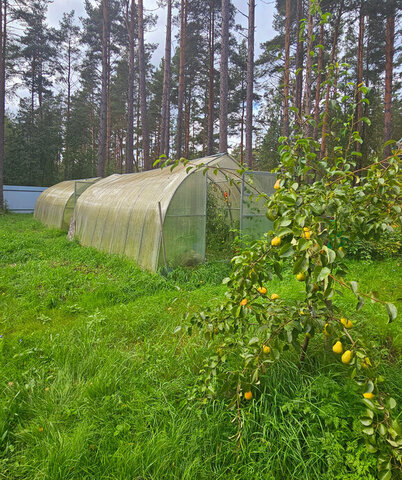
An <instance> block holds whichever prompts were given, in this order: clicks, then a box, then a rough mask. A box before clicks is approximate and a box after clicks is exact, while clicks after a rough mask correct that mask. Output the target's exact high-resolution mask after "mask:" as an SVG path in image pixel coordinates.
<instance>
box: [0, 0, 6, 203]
mask: <svg viewBox="0 0 402 480" xmlns="http://www.w3.org/2000/svg"><path fill="white" fill-rule="evenodd" d="M6 45H7V0H4V1H3V2H1V5H0V210H3V209H4V193H3V182H4V180H3V179H4V177H3V170H4V121H5V95H6Z"/></svg>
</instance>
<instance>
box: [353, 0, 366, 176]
mask: <svg viewBox="0 0 402 480" xmlns="http://www.w3.org/2000/svg"><path fill="white" fill-rule="evenodd" d="M363 64H364V6H363V0H361V2H360V11H359V42H358V46H357V72H356V73H357V86H358V87H359V86H361V84H362V83H363ZM356 104H357V106H356V130H357V131H358V132H359V135H360V137H361V136H362V122H361V118H362V116H363V103H362V92H361V91H360V89H359V88H357V92H356ZM361 147H362V146H361V143H360V142H356V144H355V150H356V152H361ZM356 166H357V168H358V169H360V168H361V167H362V162H361V158H359V157H357V162H356Z"/></svg>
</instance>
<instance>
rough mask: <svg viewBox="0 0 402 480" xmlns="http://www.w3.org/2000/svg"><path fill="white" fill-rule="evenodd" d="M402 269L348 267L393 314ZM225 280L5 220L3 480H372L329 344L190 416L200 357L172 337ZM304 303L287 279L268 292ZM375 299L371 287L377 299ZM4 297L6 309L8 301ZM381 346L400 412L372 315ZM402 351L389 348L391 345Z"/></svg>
mask: <svg viewBox="0 0 402 480" xmlns="http://www.w3.org/2000/svg"><path fill="white" fill-rule="evenodd" d="M394 268H396V263H395V262H393V261H387V262H382V263H372V264H370V265H363V264H359V263H351V269H352V272H353V273H355V274H357V275H358V276H359V277H360V280H361V282H362V283H363V284H365V282H367V284H368V285H372V284H373V279H375V287H376V288H377V289H382V288H385V290H384V291H381V295H384V296H386V297H387V298H390V299H393V300H395V299H397V298H398V295H400V293H399V292H398V290H397V289H395V284H396V279H394V278H391V279H390V280H388V277H389V276H390V273H391V272H392V270H393V269H394ZM227 269H228V266H227V265H224V264H219V263H216V264H212V265H210V266H208V265H204V266H201V267H199V268H195V269H192V270H185V269H180V270H177V271H175V272H171V273H170V274H168V276H167V277H166V278H165V277H162V276H160V275H152V274H149V273H147V272H143V271H140V270H139V269H137V268H136V267H135V266H134V265H133V264H132V263H131V262H130V261H128V260H125V259H122V258H118V257H116V256H109V255H106V254H102V253H99V252H97V251H95V250H93V249H87V248H82V247H80V246H79V245H78V244H77V243H75V242H72V243H70V242H68V241H67V240H66V239H65V237H64V235H61V234H59V233H58V232H56V231H51V230H46V229H44V228H42V227H40V226H39V225H38V224H37V223H36V222H35V221H33V219H32V218H31V217H30V216H16V215H6V216H3V217H1V218H0V315H1V322H0V334H1V335H2V338H1V339H0V386H1V393H0V441H1V447H0V478H3V479H7V480H14V479H24V480H25V479H29V480H31V479H33V480H36V479H38V480H39V479H40V480H42V479H43V480H44V479H46V480H66V479H77V480H81V479H88V480H89V479H94V480H100V479H108V480H109V479H114V480H115V479H116V480H117V479H119V480H123V479H124V480H126V479H127V480H128V479H130V480H131V479H136V480H139V479H142V480H165V479H191V480H194V479H195V480H198V479H200V480H204V479H205V480H211V479H225V480H226V479H227V480H240V479H249V478H253V479H261V480H262V479H264V480H267V479H268V480H271V479H272V480H280V479H286V480H288V479H289V480H290V479H295V480H296V479H297V480H299V479H306V480H317V479H324V480H336V479H343V480H344V479H350V480H352V479H353V480H370V479H374V478H375V457H373V456H372V455H370V454H369V453H367V452H366V451H365V447H364V445H362V444H361V441H360V435H359V431H360V426H359V424H358V422H357V421H356V416H357V414H358V413H359V408H360V407H359V403H358V402H356V398H357V397H358V395H357V393H356V391H355V386H354V382H351V381H349V380H348V378H347V376H346V374H345V370H344V368H342V367H340V366H339V364H337V363H334V359H333V357H331V355H327V354H326V353H325V351H324V350H323V349H322V347H321V346H320V344H319V342H314V341H313V342H312V343H313V344H312V348H311V351H310V355H309V357H308V361H307V363H306V365H305V366H304V368H303V369H302V370H300V369H299V368H298V367H297V366H296V365H295V363H294V362H293V360H294V359H293V357H292V355H291V354H290V353H289V354H288V355H285V357H284V358H283V359H282V360H281V361H280V362H278V363H277V364H276V365H274V366H273V367H272V368H270V369H269V370H268V371H267V372H266V373H265V374H264V376H263V378H262V379H261V385H260V394H259V395H255V399H254V400H253V401H252V404H248V405H246V406H244V408H243V409H242V411H241V418H240V420H241V423H242V429H241V435H240V437H238V434H239V419H238V418H237V417H236V412H235V411H231V410H230V409H228V408H227V407H226V405H225V399H224V398H222V399H217V400H216V401H215V402H214V403H212V404H209V405H205V406H204V405H201V402H199V401H196V402H188V401H187V392H188V391H189V390H190V389H191V387H192V386H193V385H194V383H195V382H196V380H197V373H198V371H199V369H200V368H201V367H202V360H203V355H204V354H205V351H206V345H205V343H204V342H203V341H202V340H200V339H199V338H198V337H197V336H194V337H190V338H188V337H184V336H182V337H181V336H179V337H177V336H176V335H174V334H173V331H174V329H175V327H176V326H177V325H178V324H180V323H181V322H182V315H183V313H184V312H185V311H186V310H187V309H188V308H193V309H197V308H200V307H202V306H204V305H205V304H208V303H210V302H214V301H219V299H220V298H221V297H222V295H223V293H224V288H223V287H222V286H221V285H220V281H221V278H222V277H223V276H226V275H227ZM272 288H275V290H276V291H278V293H280V294H281V296H282V297H286V296H287V297H288V298H296V297H297V295H298V288H300V285H299V284H297V282H295V281H294V280H293V279H292V278H291V277H290V276H289V277H288V278H286V280H285V282H282V283H280V282H275V283H274V286H273V287H272ZM371 288H374V287H371ZM3 293H4V295H3ZM342 302H343V306H344V307H345V309H347V310H348V311H349V312H350V315H351V316H353V318H354V320H355V322H356V324H357V327H356V328H357V329H360V331H361V332H362V333H363V334H365V332H366V331H368V332H369V334H370V335H374V336H375V338H376V351H375V352H373V357H378V358H379V357H382V358H383V359H385V360H386V362H385V365H384V367H383V370H384V374H385V375H386V377H387V378H388V383H387V388H388V389H389V390H390V391H391V392H392V394H393V395H395V396H396V397H398V396H399V398H401V390H400V378H401V377H400V374H401V368H400V365H399V363H398V354H399V347H398V345H399V346H400V329H399V326H398V324H397V323H395V324H392V325H390V326H387V325H386V324H385V318H386V315H385V314H384V313H383V312H382V310H381V309H380V308H379V307H378V306H375V305H368V306H367V307H365V308H364V309H363V310H362V311H360V312H358V313H353V309H354V303H353V298H352V297H351V296H350V297H349V296H345V297H344V298H343V299H342ZM392 337H394V339H396V341H394V340H393V339H392Z"/></svg>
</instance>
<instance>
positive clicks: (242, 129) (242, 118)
mask: <svg viewBox="0 0 402 480" xmlns="http://www.w3.org/2000/svg"><path fill="white" fill-rule="evenodd" d="M243 82H244V81H243V79H242V80H241V90H242V91H243V89H244V83H243ZM245 107H246V105H245V101H244V97H243V100H242V102H241V121H240V165H243V163H244V117H245V111H246V108H245Z"/></svg>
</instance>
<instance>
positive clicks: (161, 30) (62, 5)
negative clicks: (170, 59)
mask: <svg viewBox="0 0 402 480" xmlns="http://www.w3.org/2000/svg"><path fill="white" fill-rule="evenodd" d="M232 3H233V4H234V5H235V7H236V8H237V9H238V10H240V11H241V12H243V13H244V14H247V10H248V1H247V0H232ZM144 7H145V9H146V10H152V11H153V13H155V14H157V15H158V22H157V25H156V26H155V28H154V29H153V30H152V32H147V34H146V40H147V41H149V42H152V43H157V44H159V47H158V48H157V50H156V51H155V53H154V56H153V61H154V63H155V64H158V63H159V61H160V59H161V58H162V56H163V51H164V43H165V21H166V8H161V7H159V8H158V2H157V0H145V2H144ZM71 10H75V13H76V15H77V16H83V15H84V13H85V12H84V1H83V0H54V1H53V3H52V4H51V5H50V6H49V12H48V21H49V23H50V25H52V26H57V25H58V22H59V20H60V19H61V17H62V15H63V12H69V11H71ZM273 13H274V2H273V1H270V0H256V32H255V40H256V55H258V54H259V52H260V49H259V45H260V44H261V43H262V42H265V41H267V40H268V39H270V38H272V37H273V36H274V34H275V32H274V30H273V28H272V21H273ZM236 21H237V23H240V24H241V25H243V26H244V27H246V26H247V18H246V17H244V16H243V15H242V14H240V13H238V14H237V18H236Z"/></svg>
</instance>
